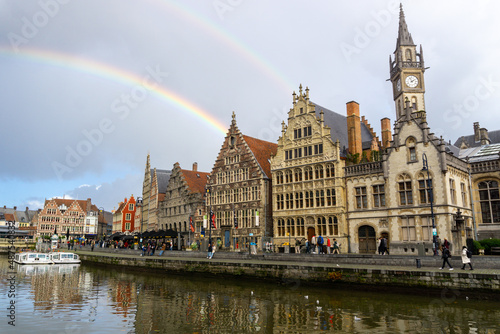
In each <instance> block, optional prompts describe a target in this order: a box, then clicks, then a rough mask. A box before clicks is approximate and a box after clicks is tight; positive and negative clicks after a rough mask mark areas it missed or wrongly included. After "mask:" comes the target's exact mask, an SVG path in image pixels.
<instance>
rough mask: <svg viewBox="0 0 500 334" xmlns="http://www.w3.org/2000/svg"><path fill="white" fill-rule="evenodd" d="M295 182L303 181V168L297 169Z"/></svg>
mask: <svg viewBox="0 0 500 334" xmlns="http://www.w3.org/2000/svg"><path fill="white" fill-rule="evenodd" d="M294 172H295V182H300V181H302V170H301V169H300V168H296V169H295V171H294Z"/></svg>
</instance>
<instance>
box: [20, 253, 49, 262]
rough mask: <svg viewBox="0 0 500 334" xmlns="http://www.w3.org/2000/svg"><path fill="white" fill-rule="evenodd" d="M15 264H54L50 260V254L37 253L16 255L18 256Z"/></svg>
mask: <svg viewBox="0 0 500 334" xmlns="http://www.w3.org/2000/svg"><path fill="white" fill-rule="evenodd" d="M14 262H16V263H19V264H53V263H54V262H53V261H52V260H51V259H50V256H49V254H46V253H35V252H24V253H16V255H15V256H14Z"/></svg>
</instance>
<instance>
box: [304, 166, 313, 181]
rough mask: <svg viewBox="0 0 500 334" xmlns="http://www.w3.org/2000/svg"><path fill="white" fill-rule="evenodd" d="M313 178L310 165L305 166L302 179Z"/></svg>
mask: <svg viewBox="0 0 500 334" xmlns="http://www.w3.org/2000/svg"><path fill="white" fill-rule="evenodd" d="M312 179H313V170H312V168H311V167H306V169H305V171H304V180H305V181H309V180H312Z"/></svg>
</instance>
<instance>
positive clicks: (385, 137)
mask: <svg viewBox="0 0 500 334" xmlns="http://www.w3.org/2000/svg"><path fill="white" fill-rule="evenodd" d="M380 125H381V128H382V148H388V147H389V145H390V144H391V141H392V133H391V120H390V119H389V118H387V117H385V118H382V119H381V120H380Z"/></svg>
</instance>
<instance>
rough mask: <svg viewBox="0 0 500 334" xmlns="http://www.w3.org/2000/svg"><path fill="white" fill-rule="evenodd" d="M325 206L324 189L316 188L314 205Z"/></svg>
mask: <svg viewBox="0 0 500 334" xmlns="http://www.w3.org/2000/svg"><path fill="white" fill-rule="evenodd" d="M322 206H325V191H324V190H316V207H322Z"/></svg>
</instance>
